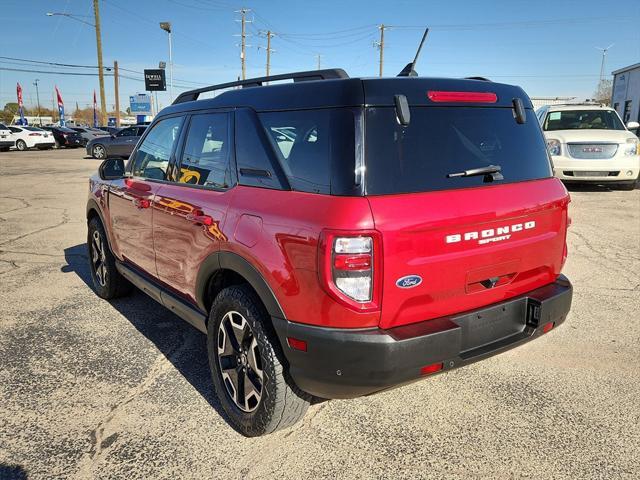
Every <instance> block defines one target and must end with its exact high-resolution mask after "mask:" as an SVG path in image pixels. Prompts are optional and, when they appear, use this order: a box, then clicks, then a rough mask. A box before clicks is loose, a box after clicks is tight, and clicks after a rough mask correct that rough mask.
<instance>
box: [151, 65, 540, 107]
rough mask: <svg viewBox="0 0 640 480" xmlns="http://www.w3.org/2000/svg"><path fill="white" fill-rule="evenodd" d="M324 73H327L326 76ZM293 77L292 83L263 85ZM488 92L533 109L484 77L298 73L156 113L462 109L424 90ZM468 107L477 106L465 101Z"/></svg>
mask: <svg viewBox="0 0 640 480" xmlns="http://www.w3.org/2000/svg"><path fill="white" fill-rule="evenodd" d="M327 72H329V73H327ZM282 79H292V80H294V82H293V83H275V84H271V85H265V83H266V82H268V81H275V80H282ZM233 87H239V88H235V89H231V90H225V91H224V92H221V93H220V94H219V95H217V96H215V97H214V98H207V99H203V100H197V98H198V96H199V95H200V94H201V93H204V92H209V91H215V90H221V89H229V88H233ZM433 90H437V91H456V92H492V93H495V94H496V95H497V101H496V102H495V103H493V104H491V105H493V106H500V107H512V105H513V104H512V102H513V99H514V98H520V99H521V100H522V101H523V103H524V106H525V107H526V108H532V104H531V101H530V99H529V97H528V96H527V94H526V93H525V92H524V91H523V90H522V89H521V88H520V87H517V86H513V85H507V84H503V83H495V82H491V81H487V80H486V79H454V78H430V77H391V78H349V77H348V76H347V75H346V73H345V72H344V70H341V69H332V70H320V71H311V72H297V73H292V74H287V75H278V76H274V77H262V78H257V79H250V80H244V81H239V82H230V83H226V84H221V85H213V86H211V87H205V88H202V89H197V90H192V91H189V92H185V93H183V94H181V95H180V96H179V97H178V98H177V99H176V100H175V102H174V103H173V105H171V106H169V107H167V108H165V109H163V110H162V112H161V114H162V115H166V114H172V113H179V112H184V111H192V110H201V109H212V108H236V107H250V108H253V109H254V110H256V111H274V110H295V109H311V108H327V107H358V106H363V105H366V106H392V105H394V95H397V94H402V95H405V96H406V97H407V100H408V101H409V104H410V105H425V106H427V105H432V106H453V105H456V106H462V105H465V103H459V102H456V103H434V102H432V101H431V100H429V99H428V98H427V92H428V91H433ZM468 105H470V106H482V105H481V104H478V103H469V104H468Z"/></svg>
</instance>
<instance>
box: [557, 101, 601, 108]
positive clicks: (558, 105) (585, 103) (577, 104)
mask: <svg viewBox="0 0 640 480" xmlns="http://www.w3.org/2000/svg"><path fill="white" fill-rule="evenodd" d="M585 105H588V106H590V107H608V106H609V105H606V104H604V103H602V102H574V103H551V104H549V106H550V107H579V106H585Z"/></svg>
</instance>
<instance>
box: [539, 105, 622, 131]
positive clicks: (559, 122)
mask: <svg viewBox="0 0 640 480" xmlns="http://www.w3.org/2000/svg"><path fill="white" fill-rule="evenodd" d="M542 129H543V130H545V131H553V130H624V129H625V128H624V125H623V124H622V122H621V121H620V118H619V117H618V115H617V114H616V112H614V111H613V110H562V111H558V112H549V113H548V114H547V118H546V119H545V121H544V124H543V125H542Z"/></svg>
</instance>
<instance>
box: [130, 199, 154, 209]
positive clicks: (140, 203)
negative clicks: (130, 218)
mask: <svg viewBox="0 0 640 480" xmlns="http://www.w3.org/2000/svg"><path fill="white" fill-rule="evenodd" d="M133 204H134V205H135V206H136V207H137V208H139V209H141V208H149V207H150V206H151V202H150V201H149V200H147V199H146V198H134V199H133Z"/></svg>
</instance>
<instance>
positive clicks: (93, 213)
mask: <svg viewBox="0 0 640 480" xmlns="http://www.w3.org/2000/svg"><path fill="white" fill-rule="evenodd" d="M96 217H97V218H98V219H99V220H100V221H102V219H101V218H100V215H99V214H98V212H97V211H96V209H95V208H91V209H89V211H87V223H89V222H90V221H91V220H93V219H94V218H96Z"/></svg>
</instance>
